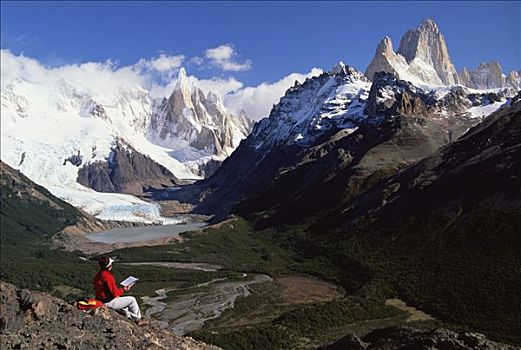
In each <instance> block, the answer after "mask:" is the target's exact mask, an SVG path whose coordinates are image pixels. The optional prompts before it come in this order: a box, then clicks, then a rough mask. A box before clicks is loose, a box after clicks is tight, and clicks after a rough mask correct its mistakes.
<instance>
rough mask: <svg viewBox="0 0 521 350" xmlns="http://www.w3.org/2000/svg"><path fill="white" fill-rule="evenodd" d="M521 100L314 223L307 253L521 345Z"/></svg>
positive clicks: (435, 311)
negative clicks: (327, 257)
mask: <svg viewBox="0 0 521 350" xmlns="http://www.w3.org/2000/svg"><path fill="white" fill-rule="evenodd" d="M520 97H521V95H519V94H518V95H517V97H515V98H514V99H512V101H511V103H510V105H509V106H505V107H503V108H502V109H500V110H498V111H497V112H495V113H493V114H492V115H490V116H489V117H487V118H486V119H485V120H484V121H483V122H481V123H480V124H478V125H477V126H475V127H473V128H471V129H470V130H469V131H468V132H467V133H465V135H464V136H462V137H461V138H459V139H458V140H457V141H455V142H452V143H450V144H448V145H446V146H444V147H442V148H441V149H439V150H438V151H437V152H436V153H435V154H434V155H432V156H430V157H428V158H426V159H424V160H422V161H420V162H417V163H415V164H412V165H410V166H409V167H407V168H405V169H403V170H401V171H400V172H398V173H397V174H396V175H394V176H391V177H388V178H385V179H383V180H381V181H380V182H378V183H377V184H376V185H374V186H373V187H371V188H369V189H368V190H366V191H364V192H361V193H359V194H358V195H357V196H355V197H354V198H352V199H351V200H350V201H348V202H346V203H344V204H343V205H342V206H339V207H337V208H336V209H334V210H332V211H331V212H329V213H327V215H324V216H322V217H321V218H320V219H319V220H317V221H315V222H314V223H313V224H312V225H311V226H310V227H309V228H308V234H309V236H308V237H309V242H308V243H307V247H308V248H307V251H308V253H309V254H314V253H313V252H314V251H317V250H321V251H327V252H331V251H334V252H336V253H337V254H339V255H340V256H341V257H342V256H343V258H342V259H348V258H349V259H354V260H356V261H358V262H360V263H363V264H365V265H367V266H371V267H372V268H373V271H375V274H376V275H378V274H381V275H380V277H379V278H380V279H381V280H380V282H381V283H384V284H386V285H388V286H389V288H391V289H393V290H394V293H395V295H399V296H400V297H402V298H403V299H404V300H407V302H408V303H411V304H413V305H418V306H421V308H422V309H424V310H427V311H428V312H430V313H431V314H433V315H435V316H436V317H439V318H440V319H442V320H445V321H450V322H455V323H458V324H464V325H467V326H470V327H471V328H473V329H478V330H480V331H483V332H485V333H487V334H489V335H490V334H493V335H495V336H496V337H499V338H501V339H504V340H505V339H509V340H511V341H512V342H516V343H519V342H520V341H521V339H520V338H519V336H518V335H519V334H521V328H520V323H519V316H518V315H519V314H520V313H521V309H520V304H519V302H518V294H519V290H520V289H521V278H520V275H519V261H520V259H521V256H520V252H521V240H520V233H521V177H520V174H521V99H520ZM322 242H329V243H322ZM377 279H378V278H377ZM382 281H385V282H382Z"/></svg>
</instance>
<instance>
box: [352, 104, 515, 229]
mask: <svg viewBox="0 0 521 350" xmlns="http://www.w3.org/2000/svg"><path fill="white" fill-rule="evenodd" d="M520 96H521V95H518V96H517V97H516V98H514V99H513V100H512V101H511V103H510V106H506V107H504V108H502V109H500V110H498V111H496V112H495V113H493V114H492V115H490V116H489V117H487V118H486V119H485V120H484V121H483V122H481V123H480V124H478V125H477V126H475V127H474V128H471V129H470V130H469V131H468V132H467V133H466V134H465V135H464V136H462V137H461V138H460V139H458V140H457V141H455V142H453V143H451V144H449V145H447V146H445V147H443V148H441V149H440V150H439V151H438V152H436V153H435V154H434V155H433V156H431V157H429V158H426V159H425V160H423V161H421V162H419V163H417V164H415V165H413V166H411V167H410V168H408V169H406V170H405V171H403V172H402V173H400V174H399V175H397V176H396V177H393V178H390V179H389V180H388V181H386V182H385V183H382V184H381V185H379V186H377V187H375V188H373V189H372V190H371V191H369V192H367V193H366V194H364V195H363V196H360V197H359V198H357V199H356V200H355V201H354V202H353V203H352V205H351V206H350V207H349V208H348V209H347V210H346V211H345V212H344V214H345V215H344V218H345V219H348V218H350V217H352V218H356V217H359V216H360V215H365V214H366V213H369V212H371V213H373V215H377V216H380V217H386V218H393V219H394V220H399V218H403V217H405V216H407V215H410V214H414V213H415V212H424V211H430V210H437V209H441V208H443V209H446V210H450V208H452V207H459V208H462V209H463V210H467V209H469V208H471V207H472V208H476V207H479V206H480V205H483V206H485V207H489V208H503V207H519V206H521V202H520V198H521V193H520V189H521V179H520V177H519V176H517V175H515V174H520V173H521V148H520V143H521V98H520Z"/></svg>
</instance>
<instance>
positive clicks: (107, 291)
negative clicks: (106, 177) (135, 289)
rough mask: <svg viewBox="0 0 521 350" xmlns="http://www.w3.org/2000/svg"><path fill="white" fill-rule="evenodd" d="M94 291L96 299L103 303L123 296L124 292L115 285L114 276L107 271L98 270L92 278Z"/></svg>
mask: <svg viewBox="0 0 521 350" xmlns="http://www.w3.org/2000/svg"><path fill="white" fill-rule="evenodd" d="M94 290H95V291H96V299H98V300H101V301H102V302H104V303H108V302H109V301H111V300H112V299H114V298H116V297H119V296H121V295H123V292H124V291H125V290H124V289H123V288H119V287H118V286H117V285H116V280H115V279H114V274H113V273H112V271H109V270H100V271H99V272H98V273H97V274H96V276H94Z"/></svg>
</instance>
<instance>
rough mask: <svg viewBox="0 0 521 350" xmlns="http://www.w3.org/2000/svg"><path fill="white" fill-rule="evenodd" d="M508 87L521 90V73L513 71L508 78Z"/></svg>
mask: <svg viewBox="0 0 521 350" xmlns="http://www.w3.org/2000/svg"><path fill="white" fill-rule="evenodd" d="M506 83H507V86H511V87H513V88H514V89H517V90H519V89H521V71H519V70H518V71H515V70H513V71H511V72H509V73H508V75H507V77H506Z"/></svg>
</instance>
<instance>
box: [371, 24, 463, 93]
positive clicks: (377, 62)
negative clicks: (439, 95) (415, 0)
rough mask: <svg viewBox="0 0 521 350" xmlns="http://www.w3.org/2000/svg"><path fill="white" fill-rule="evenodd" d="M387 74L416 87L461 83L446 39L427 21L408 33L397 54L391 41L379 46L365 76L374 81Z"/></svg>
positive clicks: (435, 26) (385, 41)
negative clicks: (418, 85)
mask: <svg viewBox="0 0 521 350" xmlns="http://www.w3.org/2000/svg"><path fill="white" fill-rule="evenodd" d="M377 72H387V73H392V74H394V75H396V76H397V77H399V78H400V79H404V80H407V81H410V82H413V83H415V84H420V85H421V84H425V85H431V86H442V85H452V84H457V83H459V77H458V74H457V73H456V69H455V68H454V65H453V64H452V61H451V58H450V55H449V51H448V48H447V44H446V43H445V38H444V37H443V35H442V34H441V32H440V31H439V29H438V26H437V25H436V23H435V22H434V21H433V20H431V19H426V20H424V21H422V22H421V24H420V25H419V26H418V27H417V28H415V29H411V30H409V31H407V32H406V33H405V34H404V35H403V37H402V38H401V40H400V47H399V48H398V51H397V52H396V53H395V52H394V50H393V46H392V42H391V39H390V38H389V37H385V38H384V39H383V40H382V41H381V42H380V44H379V45H378V47H377V49H376V52H375V56H374V58H373V60H372V61H371V63H370V64H369V66H368V67H367V70H366V72H365V75H366V77H368V78H369V79H373V77H374V75H375V73H377Z"/></svg>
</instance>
